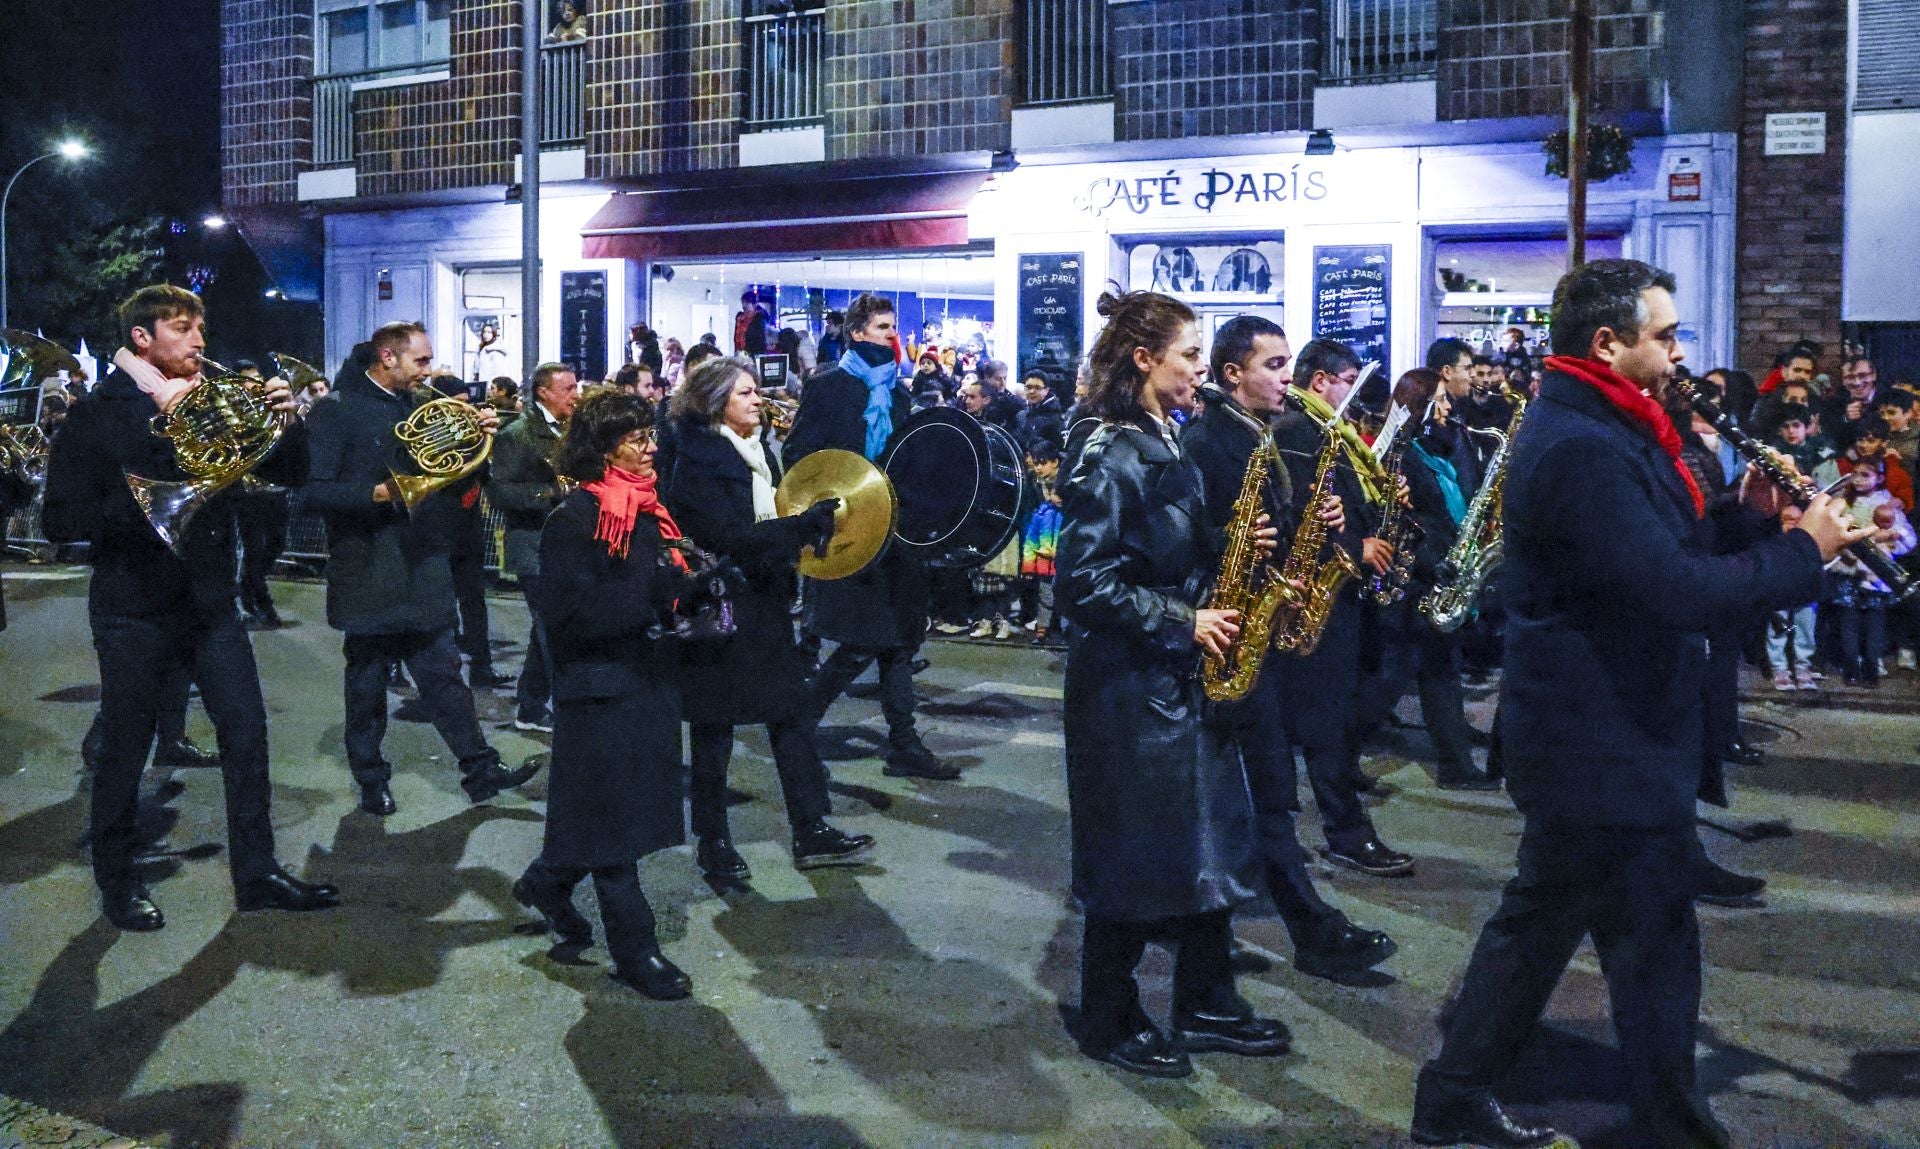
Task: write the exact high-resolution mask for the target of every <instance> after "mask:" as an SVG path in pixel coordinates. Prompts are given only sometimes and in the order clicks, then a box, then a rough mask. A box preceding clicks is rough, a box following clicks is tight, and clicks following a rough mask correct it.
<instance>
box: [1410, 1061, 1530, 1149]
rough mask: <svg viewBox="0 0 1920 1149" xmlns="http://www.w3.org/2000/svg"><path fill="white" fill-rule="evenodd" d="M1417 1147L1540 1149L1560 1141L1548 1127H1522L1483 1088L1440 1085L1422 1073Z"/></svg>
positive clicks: (1416, 1091)
mask: <svg viewBox="0 0 1920 1149" xmlns="http://www.w3.org/2000/svg"><path fill="white" fill-rule="evenodd" d="M1411 1132H1412V1134H1413V1140H1414V1143H1415V1144H1417V1145H1457V1144H1467V1145H1481V1146H1485V1147H1486V1149H1538V1147H1539V1146H1542V1145H1550V1144H1552V1143H1553V1142H1554V1141H1556V1140H1558V1139H1559V1136H1560V1135H1559V1134H1558V1133H1556V1132H1554V1131H1553V1130H1552V1129H1549V1128H1547V1127H1546V1126H1540V1127H1538V1128H1536V1127H1534V1126H1530V1125H1522V1124H1520V1123H1519V1122H1518V1121H1515V1120H1514V1119H1513V1118H1511V1117H1509V1116H1507V1112H1506V1110H1505V1109H1502V1108H1501V1107H1500V1103H1499V1102H1498V1101H1496V1100H1494V1097H1493V1094H1491V1093H1488V1092H1487V1091H1486V1090H1484V1089H1460V1088H1456V1087H1454V1086H1450V1085H1442V1084H1440V1083H1439V1082H1438V1081H1437V1080H1436V1079H1435V1078H1434V1077H1433V1076H1432V1075H1431V1074H1430V1073H1428V1072H1427V1071H1425V1070H1422V1071H1421V1073H1420V1078H1419V1081H1418V1083H1417V1084H1416V1085H1415V1086H1414V1094H1413V1129H1412V1130H1411Z"/></svg>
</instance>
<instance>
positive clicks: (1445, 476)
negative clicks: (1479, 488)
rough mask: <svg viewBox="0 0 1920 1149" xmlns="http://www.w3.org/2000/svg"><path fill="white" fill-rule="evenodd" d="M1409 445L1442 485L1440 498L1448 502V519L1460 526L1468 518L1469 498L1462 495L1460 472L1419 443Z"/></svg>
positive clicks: (1449, 462)
mask: <svg viewBox="0 0 1920 1149" xmlns="http://www.w3.org/2000/svg"><path fill="white" fill-rule="evenodd" d="M1409 445H1410V446H1411V447H1412V448H1413V452H1414V454H1416V455H1419V456H1420V459H1421V461H1422V462H1424V463H1426V465H1427V470H1429V471H1432V472H1433V477H1434V480H1435V481H1436V482H1438V483H1439V484H1440V497H1441V498H1443V499H1445V500H1446V502H1447V517H1448V518H1450V519H1452V520H1453V525H1454V526H1459V525H1460V523H1461V522H1462V521H1464V520H1465V519H1466V517H1467V497H1466V496H1465V495H1463V494H1461V493H1460V472H1459V471H1458V470H1457V469H1456V468H1455V467H1454V465H1453V463H1452V462H1451V461H1450V460H1447V459H1442V458H1438V457H1436V456H1433V455H1429V454H1427V449H1426V448H1425V447H1422V446H1421V445H1420V444H1419V443H1418V442H1414V443H1411V444H1409Z"/></svg>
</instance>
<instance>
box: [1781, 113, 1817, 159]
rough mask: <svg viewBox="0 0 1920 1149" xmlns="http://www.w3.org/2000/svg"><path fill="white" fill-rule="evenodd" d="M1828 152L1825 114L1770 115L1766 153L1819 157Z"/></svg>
mask: <svg viewBox="0 0 1920 1149" xmlns="http://www.w3.org/2000/svg"><path fill="white" fill-rule="evenodd" d="M1826 151H1827V114H1826V113H1825V112H1768V113H1767V136H1766V154H1768V155H1770V156H1818V155H1825V154H1826Z"/></svg>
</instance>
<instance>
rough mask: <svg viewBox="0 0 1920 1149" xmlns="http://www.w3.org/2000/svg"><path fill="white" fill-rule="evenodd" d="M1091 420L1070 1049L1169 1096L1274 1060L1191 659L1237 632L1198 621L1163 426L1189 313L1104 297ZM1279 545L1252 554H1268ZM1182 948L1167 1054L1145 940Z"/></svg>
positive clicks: (1184, 476)
mask: <svg viewBox="0 0 1920 1149" xmlns="http://www.w3.org/2000/svg"><path fill="white" fill-rule="evenodd" d="M1100 312H1101V314H1102V315H1104V316H1106V317H1107V319H1108V322H1107V326H1106V328H1105V329H1104V330H1103V331H1102V332H1101V334H1100V338H1099V340H1098V341H1097V342H1096V344H1095V346H1094V349H1093V352H1092V356H1091V359H1092V371H1093V380H1092V385H1091V388H1090V393H1089V396H1088V402H1087V405H1088V409H1089V410H1090V411H1091V412H1092V413H1093V414H1094V415H1096V416H1097V417H1099V418H1100V419H1101V420H1102V422H1101V425H1100V426H1099V428H1098V429H1096V430H1094V431H1093V432H1092V433H1091V434H1090V435H1089V436H1088V438H1087V440H1086V444H1085V446H1084V447H1083V448H1082V449H1081V451H1080V452H1079V455H1078V457H1077V458H1076V460H1075V461H1074V465H1073V470H1072V473H1071V475H1070V476H1069V477H1068V479H1067V481H1066V483H1065V485H1064V486H1063V488H1062V497H1063V504H1062V507H1061V516H1062V519H1063V523H1062V527H1061V533H1060V542H1059V549H1058V554H1057V560H1056V561H1057V567H1056V570H1057V572H1058V573H1057V575H1056V580H1057V581H1056V588H1057V589H1056V595H1057V598H1058V601H1059V602H1060V603H1061V605H1062V609H1063V610H1064V612H1065V614H1066V616H1067V618H1068V620H1069V621H1070V622H1071V623H1072V624H1073V625H1072V629H1071V631H1070V632H1069V633H1070V638H1069V639H1068V647H1067V674H1066V723H1065V725H1066V743H1067V805H1068V813H1069V816H1070V818H1071V821H1072V827H1073V890H1074V894H1075V895H1076V896H1077V897H1078V899H1079V901H1080V905H1081V909H1082V910H1083V911H1084V912H1085V914H1086V935H1085V942H1084V944H1083V947H1082V951H1081V979H1080V1032H1079V1034H1078V1037H1079V1040H1080V1044H1081V1048H1082V1050H1083V1051H1085V1052H1086V1053H1087V1055H1088V1056H1090V1057H1093V1058H1096V1059H1098V1060H1102V1061H1107V1062H1111V1063H1112V1064H1115V1065H1118V1066H1120V1067H1121V1068H1124V1069H1129V1070H1132V1071H1134V1072H1136V1073H1145V1074H1149V1075H1153V1076H1160V1077H1180V1076H1184V1075H1186V1074H1188V1073H1190V1072H1192V1066H1191V1064H1190V1063H1189V1062H1188V1060H1187V1054H1188V1053H1189V1052H1197V1051H1201V1050H1224V1051H1228V1052H1233V1053H1241V1054H1249V1055H1255V1056H1263V1055H1272V1054H1277V1053H1283V1052H1285V1051H1286V1049H1287V1047H1288V1039H1287V1032H1286V1028H1285V1027H1284V1026H1282V1025H1281V1024H1280V1023H1279V1022H1276V1021H1271V1020H1267V1019H1264V1018H1259V1017H1256V1016H1254V1013H1253V1009H1252V1007H1251V1006H1249V1005H1248V1004H1247V1003H1246V1001H1245V1000H1244V999H1242V998H1241V997H1240V995H1239V994H1238V993H1237V992H1236V991H1235V989H1234V984H1233V973H1232V970H1231V968H1230V966H1229V963H1228V954H1229V951H1230V949H1231V947H1232V933H1231V930H1230V916H1231V914H1232V912H1233V908H1234V907H1235V906H1236V905H1239V904H1240V903H1242V902H1244V901H1247V900H1249V899H1251V898H1252V897H1253V896H1254V890H1255V882H1256V881H1257V874H1258V868H1259V867H1258V862H1257V853H1256V850H1255V834H1254V823H1253V802H1252V797H1251V795H1250V792H1249V790H1248V786H1247V778H1246V773H1245V771H1244V770H1243V769H1242V766H1241V763H1240V759H1239V757H1238V756H1237V755H1236V754H1235V753H1234V751H1233V749H1232V747H1231V745H1230V744H1229V742H1228V739H1227V737H1226V734H1225V732H1224V731H1223V729H1221V728H1216V727H1215V726H1213V725H1211V724H1207V723H1203V722H1202V709H1203V701H1202V697H1201V694H1200V689H1199V683H1198V680H1197V672H1198V669H1199V656H1200V654H1201V652H1202V650H1206V651H1220V650H1224V648H1225V646H1226V645H1227V644H1228V643H1229V642H1231V641H1232V639H1233V636H1234V635H1235V634H1237V633H1238V627H1237V625H1236V624H1237V621H1238V618H1239V615H1238V613H1237V612H1235V611H1230V610H1211V609H1206V608H1202V607H1200V606H1199V605H1198V604H1199V602H1200V601H1201V596H1202V593H1203V590H1204V588H1205V586H1206V584H1207V583H1208V581H1210V578H1211V576H1212V574H1213V570H1214V566H1215V558H1214V556H1213V554H1212V546H1211V540H1210V538H1209V528H1208V522H1209V520H1208V518H1207V516H1206V513H1205V507H1204V505H1203V502H1202V495H1201V479H1200V475H1199V473H1198V469H1197V468H1196V467H1195V466H1194V464H1193V463H1192V461H1191V460H1190V459H1188V458H1187V457H1186V455H1185V453H1184V452H1183V451H1182V450H1181V448H1180V446H1179V442H1178V440H1177V438H1176V437H1175V433H1174V430H1173V426H1172V424H1171V423H1170V422H1168V414H1169V412H1170V411H1172V410H1175V409H1180V408H1183V407H1186V408H1190V407H1191V406H1192V401H1193V391H1194V388H1195V386H1196V385H1197V384H1198V383H1199V381H1200V364H1201V359H1200V336H1199V331H1198V328H1197V327H1196V325H1195V322H1194V316H1193V312H1192V310H1191V309H1189V308H1188V307H1187V306H1186V305H1185V304H1183V303H1180V302H1179V301H1178V300H1174V299H1171V298H1169V297H1167V296H1164V295H1156V294H1153V293H1150V292H1134V293H1130V294H1128V295H1126V296H1123V297H1120V298H1117V299H1116V298H1114V297H1113V296H1110V295H1109V296H1103V297H1102V298H1101V300H1100ZM1273 537H1274V534H1273V530H1272V528H1271V527H1267V528H1265V529H1264V530H1263V531H1262V532H1261V535H1260V542H1261V545H1264V546H1265V547H1268V548H1271V546H1272V543H1273ZM1154 939H1160V940H1169V941H1172V942H1173V943H1174V944H1175V945H1176V946H1177V950H1178V952H1177V958H1176V962H1175V966H1174V983H1173V1002H1174V1006H1173V1027H1174V1031H1173V1034H1172V1036H1171V1037H1169V1036H1168V1035H1167V1034H1165V1033H1162V1032H1161V1031H1160V1030H1159V1029H1158V1028H1157V1027H1156V1026H1155V1025H1154V1024H1153V1022H1152V1021H1150V1020H1149V1019H1148V1017H1147V1015H1146V1013H1145V1011H1144V1010H1143V1009H1142V1008H1141V1005H1140V991H1139V987H1138V985H1136V984H1135V982H1134V977H1133V970H1134V967H1135V966H1136V965H1137V964H1139V961H1140V958H1141V956H1142V954H1143V953H1144V951H1145V947H1146V944H1147V942H1148V941H1149V940H1154Z"/></svg>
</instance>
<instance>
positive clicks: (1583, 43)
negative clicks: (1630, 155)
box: [1567, 0, 1593, 268]
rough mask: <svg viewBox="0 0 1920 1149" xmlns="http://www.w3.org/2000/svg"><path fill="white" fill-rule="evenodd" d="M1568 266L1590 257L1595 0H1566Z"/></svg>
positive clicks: (1576, 264) (1577, 265)
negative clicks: (1589, 166)
mask: <svg viewBox="0 0 1920 1149" xmlns="http://www.w3.org/2000/svg"><path fill="white" fill-rule="evenodd" d="M1567 2H1568V6H1569V8H1570V9H1571V12H1570V16H1571V19H1570V20H1569V21H1568V25H1567V266H1568V267H1569V268H1575V267H1579V266H1580V265H1581V264H1583V263H1585V262H1586V261H1587V88H1588V82H1589V80H1590V78H1591V76H1592V73H1593V0H1567Z"/></svg>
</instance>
